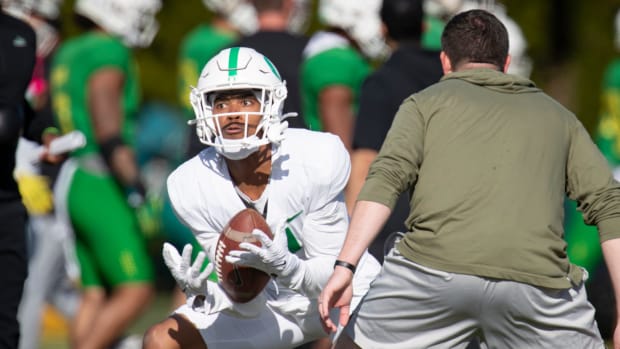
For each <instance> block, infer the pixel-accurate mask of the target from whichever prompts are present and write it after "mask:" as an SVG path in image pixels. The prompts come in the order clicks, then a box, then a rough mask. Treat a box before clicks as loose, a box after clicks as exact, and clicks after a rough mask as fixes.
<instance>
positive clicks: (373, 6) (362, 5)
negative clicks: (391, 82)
mask: <svg viewBox="0 0 620 349" xmlns="http://www.w3.org/2000/svg"><path fill="white" fill-rule="evenodd" d="M381 3H382V1H381V0H320V3H319V20H320V21H321V22H322V23H323V24H324V25H326V26H330V27H336V28H341V29H343V30H344V31H345V32H347V34H349V36H351V38H352V39H353V40H355V42H357V44H358V45H359V46H360V48H361V50H362V52H363V53H364V54H365V55H366V56H368V57H370V58H383V57H384V56H385V55H386V54H387V53H388V52H389V50H388V46H387V44H386V43H385V39H384V37H383V34H382V31H381V17H380V16H379V11H380V10H381Z"/></svg>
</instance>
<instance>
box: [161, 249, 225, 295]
mask: <svg viewBox="0 0 620 349" xmlns="http://www.w3.org/2000/svg"><path fill="white" fill-rule="evenodd" d="M192 249H193V247H192V245H191V244H187V245H185V247H183V254H182V255H179V252H178V251H177V249H176V248H175V247H174V246H173V245H172V244H169V243H167V242H165V243H164V248H163V250H162V255H163V257H164V262H165V263H166V266H167V267H168V269H170V273H171V274H172V277H174V279H175V280H176V282H177V284H178V285H179V287H181V289H182V290H183V292H185V294H186V295H187V296H188V297H190V296H192V295H206V294H207V293H208V283H207V279H208V278H209V275H210V274H211V273H212V272H213V263H209V264H208V265H207V267H206V268H205V270H204V271H201V269H202V265H203V263H204V261H205V258H206V254H205V253H204V251H200V252H199V253H198V255H197V256H196V260H195V261H194V263H193V264H192V263H191V261H192Z"/></svg>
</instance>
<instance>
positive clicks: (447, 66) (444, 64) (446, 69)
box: [439, 51, 452, 75]
mask: <svg viewBox="0 0 620 349" xmlns="http://www.w3.org/2000/svg"><path fill="white" fill-rule="evenodd" d="M439 59H440V60H441V68H442V69H443V74H444V75H446V74H449V73H452V62H450V58H448V55H447V54H446V53H445V52H444V51H441V53H440V54H439Z"/></svg>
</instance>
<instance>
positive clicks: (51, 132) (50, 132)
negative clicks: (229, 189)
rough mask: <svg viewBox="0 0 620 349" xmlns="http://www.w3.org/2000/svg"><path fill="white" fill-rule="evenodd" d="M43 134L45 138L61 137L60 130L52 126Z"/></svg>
mask: <svg viewBox="0 0 620 349" xmlns="http://www.w3.org/2000/svg"><path fill="white" fill-rule="evenodd" d="M41 134H42V135H43V136H45V135H54V136H59V135H60V130H58V129H57V128H56V127H54V126H50V127H47V128H45V130H43V132H41Z"/></svg>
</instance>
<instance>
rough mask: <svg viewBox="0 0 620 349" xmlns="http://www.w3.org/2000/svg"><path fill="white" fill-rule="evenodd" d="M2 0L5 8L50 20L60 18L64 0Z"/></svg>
mask: <svg viewBox="0 0 620 349" xmlns="http://www.w3.org/2000/svg"><path fill="white" fill-rule="evenodd" d="M1 2H2V7H3V8H4V9H5V10H9V11H20V12H23V13H25V14H35V15H37V16H40V17H43V18H46V19H50V20H54V19H57V18H58V15H59V14H60V5H61V4H62V0H2V1H1Z"/></svg>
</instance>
